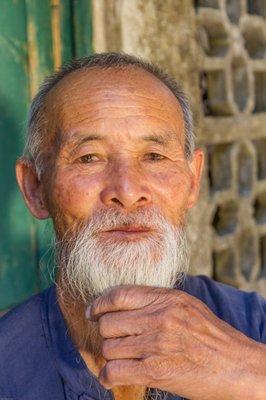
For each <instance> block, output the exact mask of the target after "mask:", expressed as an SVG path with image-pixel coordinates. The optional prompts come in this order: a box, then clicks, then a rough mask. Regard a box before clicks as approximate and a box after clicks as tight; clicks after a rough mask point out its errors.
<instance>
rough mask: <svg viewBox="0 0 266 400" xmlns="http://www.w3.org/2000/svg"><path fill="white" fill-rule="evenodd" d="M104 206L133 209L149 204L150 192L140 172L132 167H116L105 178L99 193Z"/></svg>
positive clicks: (150, 199)
mask: <svg viewBox="0 0 266 400" xmlns="http://www.w3.org/2000/svg"><path fill="white" fill-rule="evenodd" d="M101 201H102V202H103V203H104V205H106V206H109V207H110V206H119V207H122V208H124V209H133V208H137V207H141V206H145V205H148V204H149V203H151V201H152V198H151V192H150V189H149V187H148V182H147V179H145V177H144V175H143V173H142V171H140V170H139V168H138V167H137V166H133V165H129V164H127V165H125V164H123V165H116V166H114V167H113V170H112V171H111V173H110V175H109V176H108V178H107V182H106V185H105V187H104V189H103V190H102V192H101Z"/></svg>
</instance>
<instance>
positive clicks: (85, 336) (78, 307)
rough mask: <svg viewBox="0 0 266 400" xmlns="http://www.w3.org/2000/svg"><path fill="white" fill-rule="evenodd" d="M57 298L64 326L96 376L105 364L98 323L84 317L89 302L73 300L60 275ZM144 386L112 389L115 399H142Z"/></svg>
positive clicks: (57, 282)
mask: <svg viewBox="0 0 266 400" xmlns="http://www.w3.org/2000/svg"><path fill="white" fill-rule="evenodd" d="M56 284H57V289H56V292H57V300H58V303H59V306H60V309H61V311H62V314H63V317H64V320H65V323H66V326H67V328H68V330H69V334H70V337H71V340H72V342H73V343H74V345H75V347H76V349H77V350H78V351H79V353H80V355H81V356H82V358H83V360H84V362H85V364H86V365H87V367H88V369H89V370H90V371H91V372H92V373H93V374H94V375H96V376H97V377H99V373H100V370H101V369H102V368H103V367H104V365H105V364H106V360H105V359H104V358H103V357H102V355H101V346H102V341H103V338H102V337H101V335H100V333H99V328H98V323H97V322H92V321H89V320H87V319H86V317H85V309H86V307H87V306H88V305H89V304H86V305H85V304H84V303H82V302H79V301H78V300H74V301H73V297H72V296H70V295H69V291H67V290H64V285H63V283H62V280H61V277H60V275H58V276H57V278H56ZM145 391H146V387H145V386H139V385H134V386H126V385H125V386H117V387H114V388H113V389H112V392H113V394H114V397H115V400H124V399H127V400H137V399H139V400H140V399H141V400H142V399H144V397H145Z"/></svg>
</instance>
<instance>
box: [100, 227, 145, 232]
mask: <svg viewBox="0 0 266 400" xmlns="http://www.w3.org/2000/svg"><path fill="white" fill-rule="evenodd" d="M149 231H150V229H149V228H147V227H142V226H122V227H116V228H113V229H109V230H107V231H106V232H128V233H134V232H135V233H139V232H149Z"/></svg>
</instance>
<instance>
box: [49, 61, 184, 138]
mask: <svg viewBox="0 0 266 400" xmlns="http://www.w3.org/2000/svg"><path fill="white" fill-rule="evenodd" d="M45 113H46V121H47V122H48V124H49V131H50V133H52V132H63V131H69V130H73V129H75V128H76V126H77V125H79V124H80V123H82V122H84V121H86V123H95V121H96V120H97V119H98V120H104V121H105V123H106V124H107V125H108V121H114V120H117V121H120V120H123V119H125V118H130V117H132V118H133V120H134V121H135V122H136V124H138V122H139V121H140V120H141V121H142V120H145V117H146V118H150V119H152V118H153V120H154V122H155V123H156V118H158V116H159V115H160V117H161V122H162V121H163V122H164V123H165V124H166V125H167V124H169V125H171V128H172V129H176V130H177V131H178V132H180V131H182V132H184V121H183V113H182V109H181V106H180V104H179V102H178V100H177V99H176V97H175V96H174V94H173V93H172V92H171V90H170V89H169V88H168V87H167V86H165V85H164V83H163V82H161V81H160V80H159V79H157V78H156V77H155V76H153V75H152V74H151V73H149V72H147V71H144V70H142V69H140V68H136V67H132V68H131V67H127V68H124V69H114V68H108V69H101V68H91V69H87V70H78V71H74V72H71V73H70V74H68V75H67V76H65V77H64V78H63V79H62V80H61V81H59V82H58V83H57V84H56V85H55V86H54V87H53V88H52V89H51V90H50V92H49V93H48V95H47V97H46V100H45ZM158 121H159V119H158Z"/></svg>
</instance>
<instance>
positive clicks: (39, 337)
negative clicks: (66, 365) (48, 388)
mask: <svg viewBox="0 0 266 400" xmlns="http://www.w3.org/2000/svg"><path fill="white" fill-rule="evenodd" d="M49 290H50V288H48V289H46V290H45V291H43V292H41V293H39V294H36V295H33V296H31V297H30V298H28V299H27V300H26V301H24V302H23V303H21V304H20V305H18V306H16V307H14V308H13V309H11V310H10V311H9V312H7V313H6V314H5V315H4V316H3V317H1V318H0V370H1V374H0V394H2V393H1V392H3V393H4V395H5V396H7V395H8V396H10V397H12V396H14V397H15V398H16V396H19V398H23V396H22V393H24V394H26V393H28V394H29V393H33V392H34V391H35V389H34V390H33V387H36V388H38V387H39V388H41V387H42V386H43V383H44V382H45V381H46V383H45V384H47V383H48V382H47V380H48V378H50V377H48V372H45V371H53V365H52V362H51V357H50V355H49V354H48V350H47V345H46V340H45V336H44V332H43V326H42V317H41V303H42V302H43V301H44V296H43V294H44V293H45V292H47V291H49ZM46 375H47V376H46ZM28 398H29V399H30V398H32V397H28Z"/></svg>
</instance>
